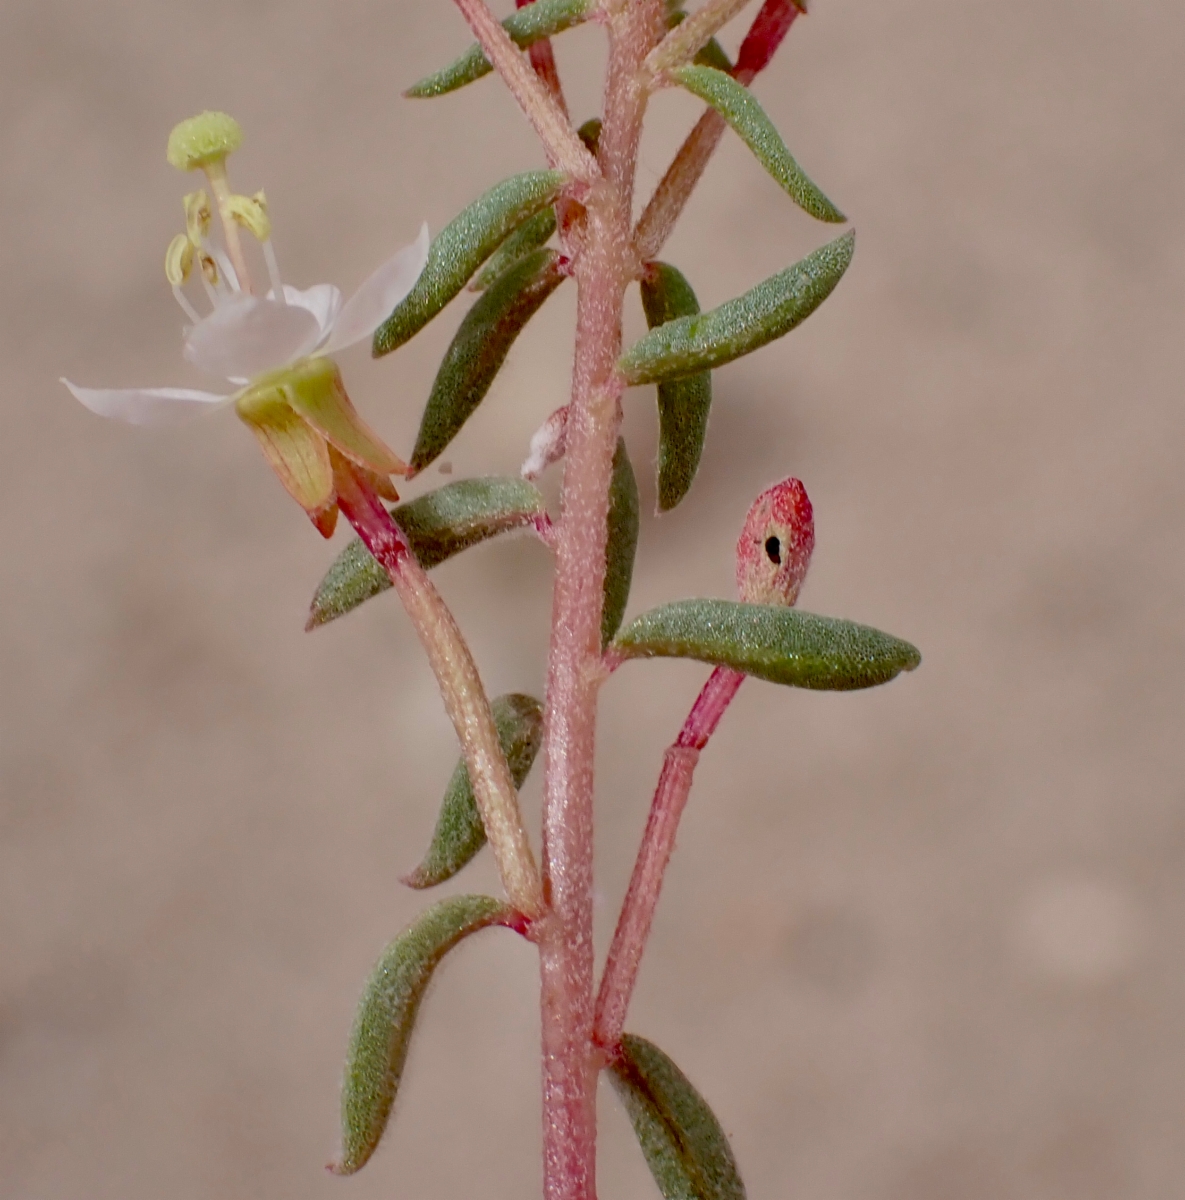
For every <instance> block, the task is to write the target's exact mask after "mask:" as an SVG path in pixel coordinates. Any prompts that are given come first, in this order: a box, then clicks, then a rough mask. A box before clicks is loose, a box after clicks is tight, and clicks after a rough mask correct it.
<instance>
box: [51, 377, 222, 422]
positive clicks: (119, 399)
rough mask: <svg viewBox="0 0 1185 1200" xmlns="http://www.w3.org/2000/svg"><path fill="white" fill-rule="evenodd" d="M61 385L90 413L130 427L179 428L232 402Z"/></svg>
mask: <svg viewBox="0 0 1185 1200" xmlns="http://www.w3.org/2000/svg"><path fill="white" fill-rule="evenodd" d="M62 382H63V383H64V384H65V385H66V386H67V387H68V388H69V389H70V393H71V395H72V396H73V397H74V398H75V400H78V401H80V402H81V403H82V404H84V405H86V407H87V408H89V409H90V410H91V412H93V413H98V414H99V416H101V417H113V418H114V419H115V420H117V421H127V422H128V424H129V425H179V424H182V423H183V422H185V421H188V420H190V418H192V417H197V416H201V415H202V414H203V413H208V412H213V411H214V410H215V409H216V408H218V407H219V406H221V405H222V404H225V403H227V402H229V401H230V400H232V399H234V397H233V396H220V395H218V393H217V392H197V391H194V390H192V389H191V388H84V387H78V386H77V385H76V384H73V383H71V382H70V381H69V380H68V379H63V380H62Z"/></svg>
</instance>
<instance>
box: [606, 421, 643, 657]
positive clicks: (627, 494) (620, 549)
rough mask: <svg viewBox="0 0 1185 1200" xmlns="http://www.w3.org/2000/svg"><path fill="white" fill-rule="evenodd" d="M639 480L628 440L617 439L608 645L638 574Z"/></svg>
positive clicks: (608, 580) (611, 486)
mask: <svg viewBox="0 0 1185 1200" xmlns="http://www.w3.org/2000/svg"><path fill="white" fill-rule="evenodd" d="M638 508H639V504H638V481H637V479H635V478H634V468H633V466H632V465H631V464H630V456H629V455H628V454H627V453H626V451H625V441H624V440H623V439H622V438H618V439H617V449H616V450H615V451H614V452H613V478H612V480H611V482H610V484H609V540H608V542H607V543H606V546H605V601H604V604H603V606H602V608H601V645H602V646H607V645H608V644H609V642H610V641H612V639H613V635H614V634H615V633H616V632H617V631H618V629H620V628H621V621H622V618H623V617H624V616H625V608H626V605H627V604H628V603H629V599H630V582H631V581H632V579H633V577H634V555H635V554H636V553H637V550H638Z"/></svg>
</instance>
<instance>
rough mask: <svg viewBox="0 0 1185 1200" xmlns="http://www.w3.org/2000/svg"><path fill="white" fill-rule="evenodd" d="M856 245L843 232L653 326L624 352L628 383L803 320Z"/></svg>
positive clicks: (734, 350) (742, 347)
mask: <svg viewBox="0 0 1185 1200" xmlns="http://www.w3.org/2000/svg"><path fill="white" fill-rule="evenodd" d="M855 245H856V235H855V233H854V232H850V233H845V234H844V235H843V236H842V237H838V238H836V239H835V241H833V242H828V243H827V245H826V246H820V247H819V249H818V250H816V251H815V252H814V253H813V254H808V255H807V257H806V258H804V259H802V261H801V262H797V263H795V264H794V266H792V267H788V268H787V269H786V270H785V271H781V272H779V273H778V274H777V275H772V276H770V278H769V279H766V280H764V281H763V282H762V283H759V284H758V285H757V286H756V287H755V288H753V289H752V290H750V291H748V292H746V293H745V294H744V295H743V296H738V297H737V298H736V299H735V300H728V301H726V302H725V303H724V304H721V305H720V307H719V308H713V309H711V310H710V311H708V312H706V313H701V314H700V315H699V316H694V317H679V318H677V319H676V320H674V321H668V322H667V323H666V324H665V325H660V326H658V328H657V329H652V330H651V331H650V332H649V333H648V334H646V336H645V337H643V338H642V339H641V340H640V341H637V342H635V343H634V344H633V345H632V346H631V347H630V348H629V349H628V350H627V351H626V352H625V354H623V355H622V357H621V359H620V360H619V362H618V364H617V366H618V369H619V370H620V371H621V373H622V375H624V376H625V379H626V382H628V383H631V384H640V383H657V382H658V381H659V380H660V379H677V378H679V376H681V375H691V374H694V373H695V372H696V371H704V370H708V369H709V368H712V367H719V366H722V365H723V364H724V363H727V362H732V360H733V359H735V358H740V357H741V356H742V355H745V354H751V353H752V352H753V351H754V350H758V349H760V348H761V347H762V346H764V345H766V344H767V343H769V342H772V341H774V340H776V339H777V338H780V337H782V336H783V335H784V334H787V333H789V332H790V330H792V329H793V328H795V326H797V325H800V324H802V322H803V321H805V320H806V319H807V317H809V316H810V315H811V313H813V312H814V311H815V309H816V308H818V307H819V305H820V304H822V303H823V301H824V300H826V299H827V297H828V296H829V295H831V292H832V290H833V289H834V288H835V285H836V284H837V283H838V282H839V281H840V279H841V278H842V276H843V273H844V272H845V271H846V270H847V269H848V264H849V263H850V262H851V261H852V252H853V250H854V249H855Z"/></svg>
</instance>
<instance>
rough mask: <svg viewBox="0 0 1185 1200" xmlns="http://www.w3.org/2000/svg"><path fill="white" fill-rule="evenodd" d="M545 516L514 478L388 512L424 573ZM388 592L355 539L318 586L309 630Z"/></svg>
mask: <svg viewBox="0 0 1185 1200" xmlns="http://www.w3.org/2000/svg"><path fill="white" fill-rule="evenodd" d="M545 512H546V506H545V505H544V501H543V496H542V495H541V493H540V492H539V491H538V489H536V488H535V487H533V486H532V485H531V484H529V483H527V481H526V480H525V479H519V478H518V477H517V476H509V475H508V476H489V477H486V478H483V479H459V480H458V481H457V482H456V483H449V484H446V485H445V486H444V487H442V488H437V489H436V490H435V491H431V492H426V493H425V494H424V495H422V496H417V497H416V499H414V500H409V501H407V502H406V503H404V504H400V505H399V506H398V507H397V508H394V509H392V510H391V516H392V517H393V518H394V520H395V524H396V525H398V526H399V528H400V529H402V530H403V532H404V534H405V536H406V537H407V540H408V542H409V543H410V544H411V549H412V553H413V554H415V556H416V559H417V560H418V562H419V564H420V566H422V567H423V568H424V569H425V570H430V569H431V568H432V567H435V566H438V565H439V564H440V563H442V562H444V561H445V559H448V558H452V556H453V555H454V554H459V553H460V552H461V551H462V550H467V549H468V548H469V547H470V546H476V545H477V544H478V542H484V541H486V540H487V539H488V538H492V537H497V536H498V534H500V533H507V532H508V531H510V530H512V529H522V528H525V527H526V526H529V525H531V524H532V523H533V522H534V521H535V519H536V518H537V517H540V516H542V515H543V514H544V513H545ZM390 586H391V580H390V579H389V578H388V576H387V572H386V571H384V570H383V568H382V567H380V566H379V564H378V563H377V562H375V560H374V559H373V558H372V557H371V555H370V551H369V550H367V548H366V547H365V546H364V545H363V543H362V539H361V538H354V539H353V540H352V541H350V542H349V543H347V545H346V547H345V549H343V550H342V552H341V553H340V554H339V555H338V556H337V558H336V559H335V560H334V563H333V565H332V566H331V567H330V568H329V570H328V571H327V572H326V574H325V577H324V578H323V579H322V580H321V583H320V585H319V586H318V588H317V592H316V594H315V595H314V596H313V603H312V605H311V606H310V611H309V621H308V625H307V626H306V628H307V629H315V628H316V627H317V626H319V625H326V624H328V623H329V622H330V621H335V620H337V618H338V617H344V616H345V615H346V613H348V612H351V611H352V610H353V609H355V608H357V607H358V605H359V604H362V603H363V602H364V601H366V600H369V599H370V598H371V597H372V596H377V595H378V594H379V593H380V592H385V591H386V590H387V589H388V588H389V587H390Z"/></svg>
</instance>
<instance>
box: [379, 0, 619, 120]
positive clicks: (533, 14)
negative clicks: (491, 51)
mask: <svg viewBox="0 0 1185 1200" xmlns="http://www.w3.org/2000/svg"><path fill="white" fill-rule="evenodd" d="M595 7H596V6H595V4H594V3H593V0H534V3H533V4H527V5H524V7H522V8H520V9H517V10H516V11H515V12H514V13H513V15H511V16H509V17H507V18H506V20H505V21H503V22H502V28H503V29H505V30H506V32H507V33H508V34H510V40H511V41H512V42H514V44H515V45H516V46H517V47H518V48H519V49H520V50H525V49H526V48H527V47H528V46H531V45H533V44H534V43H535V42H538V41H542V39H543V38H548V37H552V36H553V35H555V34H557V33H563V32H564V30H565V29H571V28H572V26H574V25H579V24H580V23H581V22H582V21H585V20H587V19H588V17H589V16H590V15H591V13H592V11H593V9H594V8H595ZM493 69H494V68H493V67H492V66H491V65H490V60H489V59H488V58H486V56H485V52H484V51H483V50H482V48H481V46H480V45H479V44H478V43H477V42H474V43H473V45H472V46H470V47H469V49H468V50H466V51H465V53H464V54H462V55H461V57H460V58H458V59H456V60H455V61H453V62H452V63H450V64H449V65H448V66H447V67H445V68H443V69H442V70H440V71H437V72H436V73H435V74H433V75H428V76H427V77H425V78H424V79H421V80H420V81H419V83H415V84H413V85H412V86H411V87H409V88H408V89H407V91H406V92H404V93H403V94H404V95H405V96H407V97H409V98H410V99H413V100H422V99H427V98H430V97H432V96H443V95H445V94H446V93H447V92H455V91H456V90H457V88H461V87H464V86H465V85H466V84H467V83H472V82H473V81H474V80H475V79H480V78H481V77H482V76H483V75H488V74H489V73H490V72H491V71H492V70H493Z"/></svg>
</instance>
